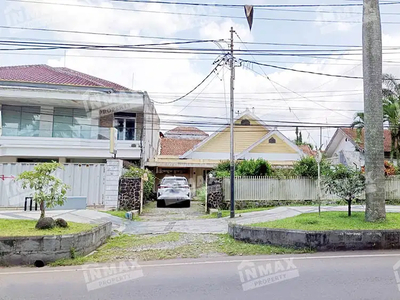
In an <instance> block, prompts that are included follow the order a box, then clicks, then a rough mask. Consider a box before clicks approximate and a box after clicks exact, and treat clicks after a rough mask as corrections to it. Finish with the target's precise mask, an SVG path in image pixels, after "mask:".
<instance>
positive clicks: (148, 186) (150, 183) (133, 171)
mask: <svg viewBox="0 0 400 300" xmlns="http://www.w3.org/2000/svg"><path fill="white" fill-rule="evenodd" d="M144 174H147V181H145V182H144V183H143V199H144V200H145V201H149V200H151V198H152V195H153V189H154V185H155V181H156V178H155V176H154V174H153V173H152V172H150V171H149V170H146V169H141V168H138V167H134V166H132V167H130V168H129V170H128V171H127V172H126V173H125V174H124V175H123V177H128V178H142V177H143V175H144Z"/></svg>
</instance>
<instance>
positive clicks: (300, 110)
mask: <svg viewBox="0 0 400 300" xmlns="http://www.w3.org/2000/svg"><path fill="white" fill-rule="evenodd" d="M185 2H194V3H198V2H200V1H199V0H186V1H185ZM202 2H203V3H205V2H204V1H202ZM207 3H208V1H207ZM213 3H221V4H223V3H225V4H244V3H243V2H241V1H236V0H235V1H223V0H218V1H217V2H215V1H214V2H213ZM339 3H356V2H355V1H353V2H351V1H346V2H345V1H344V0H336V1H328V0H324V1H323V3H322V2H320V1H316V0H308V1H307V2H305V0H302V1H300V0H291V1H272V0H269V1H265V0H254V1H253V2H252V3H251V4H319V5H320V4H339ZM0 11H1V12H2V14H3V16H2V17H0V27H1V28H0V36H1V37H2V40H21V41H45V42H56V43H57V42H59V43H80V44H82V43H84V44H96V45H102V44H104V45H111V44H112V45H121V44H123V45H127V44H144V43H145V44H150V43H161V42H168V41H177V39H195V40H210V39H212V40H221V41H220V42H218V43H216V42H207V43H204V42H203V43H198V44H190V45H173V46H171V47H192V48H207V49H220V48H223V49H226V48H227V47H228V44H227V41H228V40H229V38H230V32H229V30H230V28H231V27H233V28H234V30H235V32H236V33H237V34H235V35H234V45H235V49H238V50H239V49H242V50H246V49H251V50H256V49H257V50H265V49H269V50H274V54H270V55H255V56H250V55H242V56H241V55H237V56H236V58H237V59H238V60H240V59H246V60H251V61H255V62H258V63H264V64H270V65H274V66H278V67H284V68H292V69H297V70H303V71H311V72H319V73H327V74H335V75H342V76H343V75H344V76H353V77H359V76H362V61H361V52H360V48H359V46H360V45H361V37H362V31H361V29H362V28H361V20H362V8H361V7H360V6H355V7H352V6H346V7H307V8H304V7H303V8H301V7H300V8H299V7H292V8H287V7H286V8H270V9H265V8H255V11H254V17H255V19H254V22H253V28H252V30H251V31H250V29H249V27H248V24H247V21H246V19H245V18H244V11H243V8H241V7H238V8H231V7H204V6H183V5H167V4H158V3H151V1H148V3H127V2H124V1H111V0H3V1H1V2H0ZM399 12H400V4H395V5H381V13H382V34H383V47H384V50H383V52H384V56H383V59H384V64H383V71H384V72H385V73H391V74H393V75H395V76H396V77H397V78H400V77H398V76H400V70H399V68H398V66H399V65H400V51H399V50H400V49H399V48H398V46H400V31H399V30H398V29H399V27H400V14H398V13H399ZM0 14H1V13H0ZM199 14H200V15H201V16H198V15H199ZM396 14H397V15H396ZM397 23H398V24H397ZM10 27H11V28H10ZM16 27H18V28H39V29H45V31H43V30H40V31H39V30H29V29H17V28H16ZM49 30H50V31H49ZM51 30H63V31H64V32H54V31H51ZM71 31H74V32H75V33H72V32H71ZM77 31H78V32H80V33H77ZM82 32H90V33H92V34H83V33H82ZM98 33H101V34H98ZM105 34H107V35H105ZM156 37H159V38H162V39H158V38H156ZM242 42H245V43H242ZM262 43H275V44H286V45H271V44H262ZM287 44H302V45H287ZM304 44H312V45H315V46H304ZM332 45H334V46H336V47H332ZM1 47H4V46H0V48H1ZM310 49H312V50H314V51H321V53H324V54H323V55H319V56H318V55H313V56H312V57H310V56H299V55H298V54H299V53H301V51H304V50H310ZM332 49H336V50H337V49H341V50H343V49H344V50H345V52H343V51H341V52H340V53H339V54H338V53H335V51H336V50H333V51H331V50H332ZM398 49H399V50H398ZM288 50H291V52H288ZM284 51H286V52H284ZM224 53H225V52H224V50H221V55H222V54H224ZM288 53H291V55H288ZM303 53H304V52H303ZM314 53H315V52H314ZM276 54H279V55H276ZM282 54H284V55H282ZM293 54H294V55H293ZM221 55H218V54H216V53H215V52H214V53H212V54H207V55H202V54H200V55H199V54H182V53H176V54H170V53H165V54H164V53H161V54H160V53H138V52H124V53H122V52H113V51H105V50H103V51H93V50H71V49H69V50H59V49H58V50H42V51H38V50H34V51H32V50H31V51H2V52H1V55H0V65H2V66H6V65H25V64H28V65H29V64H48V65H50V66H63V67H64V66H65V67H68V68H71V69H75V70H78V71H81V72H84V73H88V74H91V75H94V76H97V77H100V78H104V79H107V80H110V81H113V82H116V83H119V84H121V85H124V86H126V87H129V88H132V89H134V90H141V91H147V92H148V94H149V96H150V97H151V99H153V100H154V101H157V102H168V101H171V100H174V99H176V98H178V97H180V96H182V95H184V94H185V93H187V92H188V91H190V90H191V89H192V88H194V87H195V86H196V85H198V83H199V82H201V81H202V80H203V79H204V78H205V77H206V76H207V75H208V74H209V73H210V71H211V70H212V69H213V68H214V67H215V65H214V64H213V62H214V61H215V60H216V59H218V58H220V57H221ZM229 76H230V70H229V69H228V67H227V66H223V67H220V68H218V71H217V72H214V73H213V74H212V75H211V76H210V78H209V79H208V80H206V81H205V82H204V84H202V85H201V86H200V87H199V88H198V89H196V90H195V91H194V92H193V93H191V94H190V95H189V96H187V97H185V98H183V99H182V100H180V101H177V102H175V103H172V104H157V105H156V108H157V111H158V113H159V115H160V118H161V123H162V124H161V128H162V130H163V131H166V130H168V129H171V128H173V127H175V126H176V125H179V124H182V123H187V122H195V123H199V126H198V127H200V128H201V129H203V130H205V131H207V132H209V133H210V132H212V131H215V130H217V129H218V128H219V127H220V123H226V122H228V118H229ZM362 88H363V86H362V80H360V79H352V78H337V77H328V76H322V75H315V74H307V73H301V72H293V71H291V70H281V69H276V68H272V67H266V66H259V65H254V64H250V63H241V64H239V63H238V64H237V66H236V68H235V111H239V113H241V112H243V111H244V110H246V109H250V110H253V111H254V113H255V114H256V115H257V116H258V117H259V118H260V119H262V120H263V121H265V122H266V123H267V124H270V123H271V124H272V123H273V121H278V122H286V121H287V122H299V123H300V124H304V123H318V124H321V123H323V124H329V125H337V126H341V125H346V124H350V123H351V122H352V120H353V117H354V114H355V113H356V112H357V111H360V110H362V109H363V96H362ZM291 124H293V123H291ZM279 129H280V130H281V131H282V133H283V134H285V135H286V136H287V137H289V138H291V139H293V138H294V131H295V129H294V128H293V127H292V128H287V127H279ZM300 129H301V131H302V134H303V139H305V140H307V141H308V142H310V143H311V144H313V145H320V140H319V129H318V128H300ZM333 133H334V129H329V130H328V129H324V130H323V132H322V144H323V145H324V146H326V145H327V143H328V142H329V139H330V138H331V137H332V135H333Z"/></svg>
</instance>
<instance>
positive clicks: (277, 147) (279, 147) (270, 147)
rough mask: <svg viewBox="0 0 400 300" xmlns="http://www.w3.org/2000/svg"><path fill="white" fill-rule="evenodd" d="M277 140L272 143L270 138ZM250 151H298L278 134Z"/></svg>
mask: <svg viewBox="0 0 400 300" xmlns="http://www.w3.org/2000/svg"><path fill="white" fill-rule="evenodd" d="M272 137H273V138H274V139H275V140H276V143H275V144H270V143H269V142H268V141H269V139H270V138H272ZM250 153H297V152H296V151H295V150H294V149H293V148H292V147H290V146H289V145H288V144H287V143H286V142H284V141H283V140H282V139H281V138H279V137H278V136H277V135H276V134H273V135H272V136H271V137H269V138H267V139H266V140H265V141H263V142H262V143H261V144H259V145H257V146H256V147H254V148H253V149H252V150H251V151H250Z"/></svg>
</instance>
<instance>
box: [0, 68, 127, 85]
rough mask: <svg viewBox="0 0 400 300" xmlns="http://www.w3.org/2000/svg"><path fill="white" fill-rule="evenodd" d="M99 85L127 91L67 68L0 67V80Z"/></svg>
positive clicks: (108, 82) (111, 83)
mask: <svg viewBox="0 0 400 300" xmlns="http://www.w3.org/2000/svg"><path fill="white" fill-rule="evenodd" d="M2 81H3V82H15V83H34V84H51V85H67V86H80V87H101V88H110V89H114V90H117V91H129V89H128V88H126V87H123V86H121V85H119V84H116V83H113V82H110V81H107V80H104V79H101V78H97V77H94V76H91V75H88V74H85V73H81V72H78V71H75V70H71V69H68V68H55V67H50V66H48V65H22V66H8V67H0V82H2Z"/></svg>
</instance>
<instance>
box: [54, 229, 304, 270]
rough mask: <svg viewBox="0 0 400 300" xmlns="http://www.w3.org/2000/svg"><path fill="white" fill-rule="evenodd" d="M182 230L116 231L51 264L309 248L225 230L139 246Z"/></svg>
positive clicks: (175, 237) (286, 251)
mask: <svg viewBox="0 0 400 300" xmlns="http://www.w3.org/2000/svg"><path fill="white" fill-rule="evenodd" d="M183 235H184V234H181V233H167V234H161V235H156V236H146V235H120V236H118V237H114V238H111V239H109V241H108V243H107V244H105V245H103V246H102V247H100V248H99V249H98V251H97V252H95V253H94V254H92V255H90V256H86V257H77V258H75V259H64V260H58V261H56V262H54V263H52V264H51V266H68V265H81V264H85V263H100V262H109V261H116V260H127V259H135V258H138V259H139V260H142V261H146V260H160V259H173V258H198V257H202V256H205V255H209V254H214V255H215V254H216V253H217V254H220V255H229V256H234V255H263V254H267V255H268V254H290V253H307V252H311V250H309V249H303V250H295V249H290V248H283V247H275V246H269V245H255V244H248V243H244V242H240V241H236V240H234V239H233V238H231V237H230V236H229V235H228V234H220V235H215V237H216V238H215V241H211V242H204V240H202V239H200V238H199V239H198V240H195V241H194V242H191V243H187V244H184V245H179V246H177V247H175V248H172V249H143V246H150V245H157V244H160V243H164V244H165V242H176V241H179V239H180V238H181V237H182V236H183Z"/></svg>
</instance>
